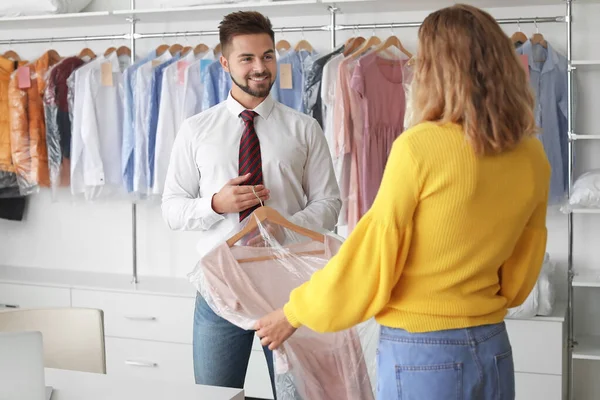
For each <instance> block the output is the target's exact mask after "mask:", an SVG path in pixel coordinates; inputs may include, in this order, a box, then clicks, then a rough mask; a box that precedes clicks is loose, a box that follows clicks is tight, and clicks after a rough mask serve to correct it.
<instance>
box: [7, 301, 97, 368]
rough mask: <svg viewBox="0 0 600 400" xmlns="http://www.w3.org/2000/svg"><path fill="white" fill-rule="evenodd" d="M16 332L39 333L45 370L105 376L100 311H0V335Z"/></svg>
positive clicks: (64, 309) (67, 309)
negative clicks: (52, 369)
mask: <svg viewBox="0 0 600 400" xmlns="http://www.w3.org/2000/svg"><path fill="white" fill-rule="evenodd" d="M18 331H39V332H41V333H42V336H43V343H44V366H45V367H47V368H57V369H67V370H74V371H82V372H95V373H100V374H105V373H106V353H105V348H104V313H103V311H102V310H95V309H86V308H57V309H22V310H11V311H3V312H0V332H18Z"/></svg>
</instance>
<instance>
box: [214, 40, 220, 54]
mask: <svg viewBox="0 0 600 400" xmlns="http://www.w3.org/2000/svg"><path fill="white" fill-rule="evenodd" d="M214 52H215V55H217V54H220V53H221V43H219V44H217V45H216V46H215V49H214Z"/></svg>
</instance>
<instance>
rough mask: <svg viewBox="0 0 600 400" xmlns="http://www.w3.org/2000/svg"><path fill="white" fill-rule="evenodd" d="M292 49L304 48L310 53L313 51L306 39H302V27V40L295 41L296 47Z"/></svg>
mask: <svg viewBox="0 0 600 400" xmlns="http://www.w3.org/2000/svg"><path fill="white" fill-rule="evenodd" d="M294 50H295V51H300V50H306V51H308V52H311V53H312V52H313V51H314V49H313V47H312V45H311V44H310V43H308V40H306V39H304V27H302V40H300V41H299V42H298V43H296V47H294Z"/></svg>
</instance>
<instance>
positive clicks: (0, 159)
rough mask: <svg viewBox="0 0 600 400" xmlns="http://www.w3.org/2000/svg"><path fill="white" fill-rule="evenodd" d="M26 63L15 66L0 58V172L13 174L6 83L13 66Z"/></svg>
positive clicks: (6, 59) (10, 61) (9, 61)
mask: <svg viewBox="0 0 600 400" xmlns="http://www.w3.org/2000/svg"><path fill="white" fill-rule="evenodd" d="M26 63H27V61H21V62H19V63H18V64H17V63H15V62H14V61H12V60H9V59H8V58H4V57H0V171H7V172H15V167H14V165H13V162H12V150H11V145H10V117H9V111H8V83H9V81H10V75H11V74H12V73H13V71H14V70H15V69H16V68H15V64H17V65H24V64H26Z"/></svg>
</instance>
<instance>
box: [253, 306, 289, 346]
mask: <svg viewBox="0 0 600 400" xmlns="http://www.w3.org/2000/svg"><path fill="white" fill-rule="evenodd" d="M254 329H255V330H256V334H257V335H258V337H259V338H260V344H262V345H263V346H268V347H269V349H270V350H275V349H277V348H279V346H281V345H282V344H283V342H285V341H286V340H288V339H289V337H290V336H292V335H293V334H294V332H296V328H294V327H293V326H292V325H290V323H289V322H288V320H287V318H286V317H285V314H284V313H283V309H281V308H280V309H279V310H276V311H273V312H272V313H270V314H269V315H266V316H264V317H262V318H261V319H260V320H259V321H258V322H257V323H256V324H255V325H254Z"/></svg>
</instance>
